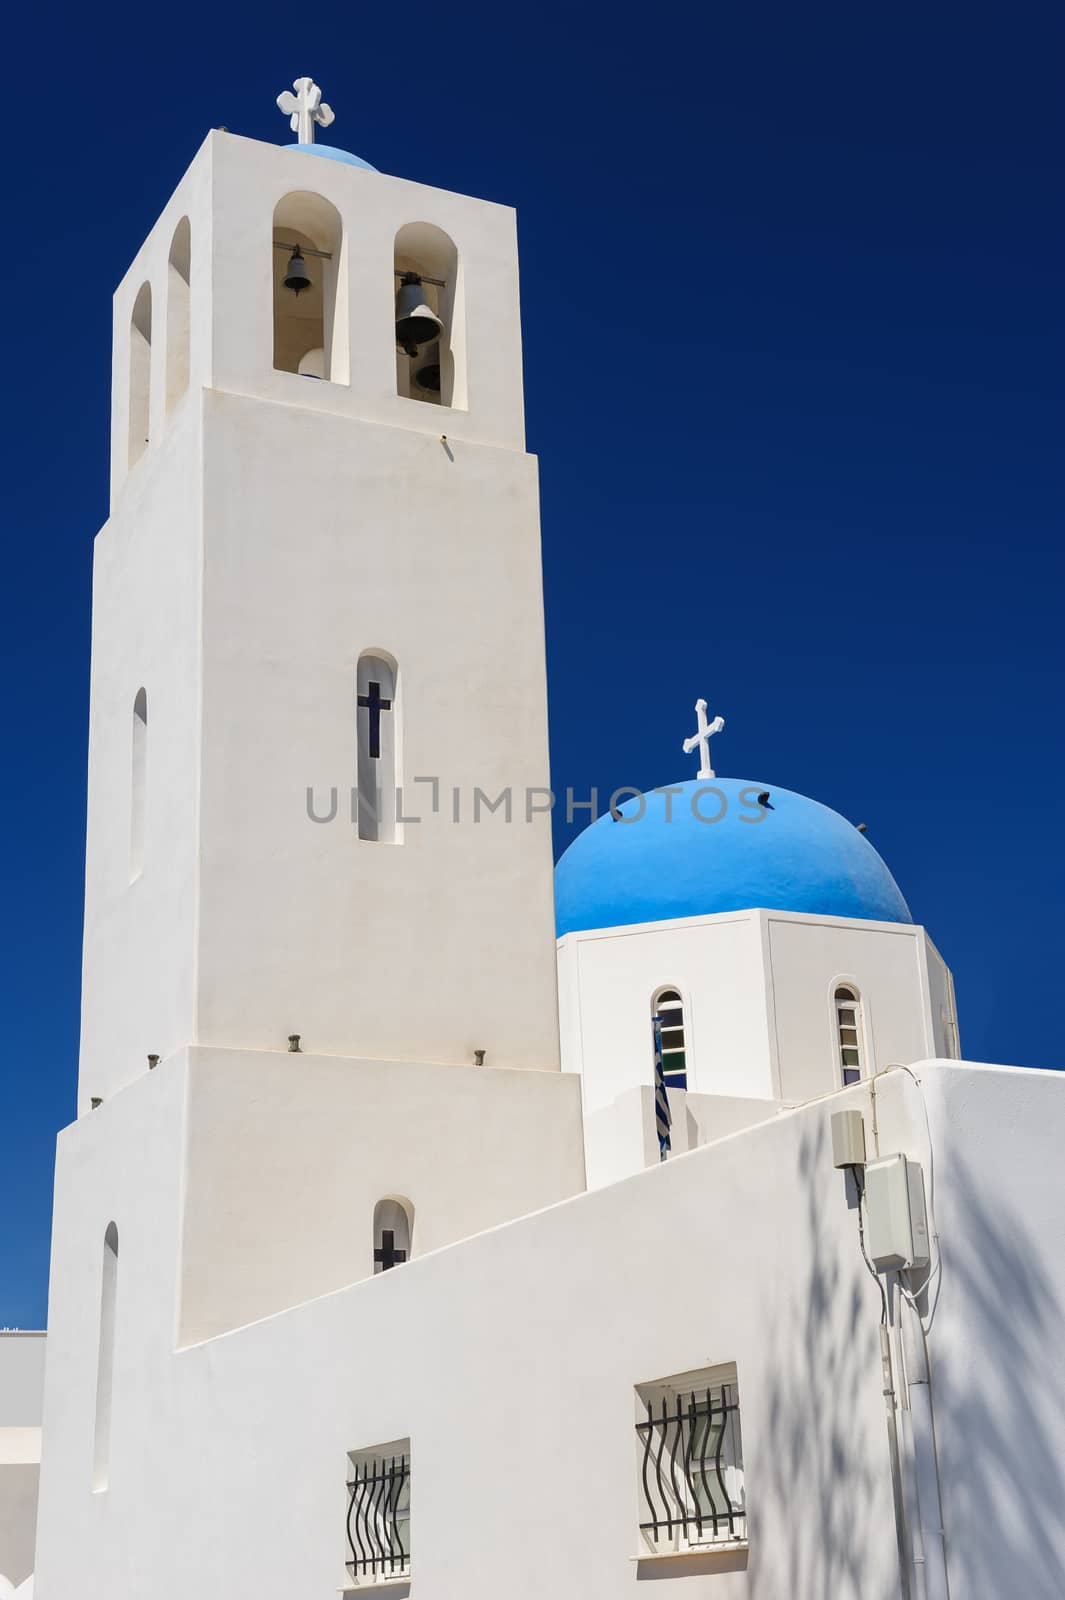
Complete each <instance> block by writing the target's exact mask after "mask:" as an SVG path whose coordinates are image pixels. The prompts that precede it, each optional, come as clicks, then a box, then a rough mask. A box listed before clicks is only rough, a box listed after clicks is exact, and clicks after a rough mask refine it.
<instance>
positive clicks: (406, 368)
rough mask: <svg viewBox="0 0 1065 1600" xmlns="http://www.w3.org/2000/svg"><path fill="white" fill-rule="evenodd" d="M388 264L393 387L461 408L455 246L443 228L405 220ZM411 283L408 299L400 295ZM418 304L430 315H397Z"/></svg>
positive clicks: (462, 316) (462, 338) (461, 313)
mask: <svg viewBox="0 0 1065 1600" xmlns="http://www.w3.org/2000/svg"><path fill="white" fill-rule="evenodd" d="M392 265H393V271H394V275H395V285H396V289H397V322H396V392H397V393H398V394H401V395H404V396H405V397H406V398H408V399H410V400H423V401H425V402H426V403H427V404H429V405H437V406H441V405H442V406H451V407H452V408H453V409H455V410H457V411H465V410H466V408H467V405H468V400H467V386H466V311H465V299H464V295H463V290H462V264H461V262H460V261H459V255H458V251H457V250H456V249H455V246H454V244H453V242H452V241H451V239H449V238H448V236H447V234H446V233H444V232H443V230H442V229H441V228H435V227H434V226H433V225H432V223H429V222H408V223H407V225H406V227H403V228H400V230H399V232H398V233H397V234H396V243H395V251H394V256H393V263H392ZM410 289H416V290H417V293H416V294H413V295H411V296H410V299H411V301H412V304H411V305H408V304H407V301H406V299H401V296H403V294H404V291H405V290H410ZM413 302H417V303H418V304H413ZM419 306H424V307H426V308H427V309H428V311H429V313H430V316H429V317H428V318H425V317H419V318H416V319H414V320H413V321H412V320H411V319H410V318H406V317H404V318H402V320H400V318H401V313H402V312H403V311H404V310H408V311H409V310H417V309H419ZM437 324H439V326H437ZM434 334H435V337H434Z"/></svg>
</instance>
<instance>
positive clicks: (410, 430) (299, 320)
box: [79, 79, 558, 1110]
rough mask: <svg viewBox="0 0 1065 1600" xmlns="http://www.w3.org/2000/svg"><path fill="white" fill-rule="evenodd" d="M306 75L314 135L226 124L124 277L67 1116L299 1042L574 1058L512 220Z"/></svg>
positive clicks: (355, 1050)
mask: <svg viewBox="0 0 1065 1600" xmlns="http://www.w3.org/2000/svg"><path fill="white" fill-rule="evenodd" d="M294 91H295V92H294V94H288V95H285V96H282V97H281V99H280V101H279V104H280V105H281V108H282V110H284V111H285V112H286V114H291V116H292V119H293V126H294V131H295V133H296V134H297V136H298V138H299V141H300V142H298V143H297V144H295V145H290V146H273V145H268V144H263V143H259V142H257V141H253V140H250V139H245V138H241V137H237V136H235V135H233V134H229V133H224V132H213V133H211V134H210V135H209V136H208V138H207V139H206V141H205V142H204V144H203V146H202V147H201V149H200V151H199V153H198V154H197V155H196V157H195V159H194V160H193V162H192V165H191V166H190V168H189V169H188V171H187V172H186V174H185V176H184V177H183V178H182V180H181V182H180V183H179V185H178V187H177V189H176V191H175V193H174V195H173V197H172V198H171V200H170V202H169V203H168V205H167V206H166V208H165V209H164V211H163V213H162V216H161V217H160V219H159V221H158V223H157V224H156V226H155V227H154V228H153V230H152V232H151V233H150V235H149V237H148V239H147V240H146V241H145V243H144V245H143V247H142V249H141V250H140V251H139V253H138V255H137V257H136V259H135V260H134V262H133V265H132V266H131V268H130V270H129V272H128V273H127V274H126V276H125V278H124V279H123V281H122V283H121V284H120V286H119V288H118V291H117V293H116V295H115V302H114V365H113V410H112V471H111V515H110V519H109V521H108V523H107V524H106V526H105V527H104V528H103V529H102V531H101V532H100V534H99V536H98V538H97V541H96V555H95V579H94V581H95V592H94V612H93V663H92V694H91V733H90V752H91V754H90V770H89V817H88V847H87V867H86V913H85V955H84V989H83V992H84V1000H83V1024H82V1052H81V1072H80V1090H79V1107H80V1109H82V1110H85V1109H87V1108H88V1107H89V1105H90V1103H91V1101H92V1100H94V1099H101V1100H106V1099H108V1098H109V1097H110V1096H111V1095H112V1094H113V1093H114V1092H115V1091H116V1090H118V1089H119V1088H121V1087H122V1086H123V1085H124V1084H126V1083H128V1082H130V1081H131V1080H132V1079H134V1078H136V1077H138V1076H139V1075H140V1074H142V1073H143V1072H145V1071H146V1070H147V1061H148V1057H149V1056H157V1057H160V1058H161V1059H162V1060H163V1061H164V1062H165V1061H166V1059H167V1057H168V1056H169V1055H170V1054H171V1053H173V1052H174V1051H177V1050H179V1049H181V1048H182V1047H184V1046H187V1045H203V1046H214V1047H225V1048H228V1049H232V1050H254V1051H263V1050H276V1051H285V1050H286V1049H287V1048H288V1045H287V1041H288V1040H289V1038H290V1036H295V1035H298V1036H300V1038H301V1040H302V1048H303V1049H304V1050H311V1051H314V1052H316V1053H318V1054H324V1055H328V1056H334V1057H338V1058H362V1059H372V1060H375V1061H405V1062H418V1063H423V1064H440V1065H461V1064H465V1065H469V1064H471V1063H472V1062H473V1061H474V1060H475V1059H476V1057H477V1052H483V1056H482V1059H483V1061H484V1063H485V1065H486V1067H488V1068H491V1067H509V1068H525V1067H529V1068H554V1067H557V1066H558V1042H557V1015H556V999H555V978H554V957H553V941H554V930H553V907H552V863H551V850H550V837H549V824H550V818H549V810H548V807H549V803H550V801H549V778H548V756H547V727H546V700H545V665H544V641H543V606H542V588H541V573H540V536H539V514H538V499H537V473H536V463H535V461H534V459H533V458H532V457H531V456H529V455H528V454H527V453H526V450H525V439H524V422H523V411H522V367H521V337H520V328H519V305H518V262H517V249H516V238H515V223H514V215H513V213H512V212H511V211H510V210H509V209H507V208H506V207H503V206H499V205H495V204H491V203H488V202H485V201H482V200H475V199H470V198H467V197H465V196H462V195H456V194H450V193H446V192H444V191H442V190H438V189H432V188H427V187H425V186H423V185H421V184H418V183H412V182H408V181H406V180H404V179H400V178H393V177H388V176H386V175H384V174H382V173H380V172H378V171H375V170H374V169H373V168H371V167H369V166H368V164H367V163H365V162H363V161H360V160H359V159H358V158H357V157H354V156H350V155H347V154H346V153H345V152H343V151H339V150H335V149H327V148H325V147H323V146H320V145H315V144H314V142H313V137H314V132H315V129H316V127H317V128H320V127H323V126H327V125H328V123H329V122H330V121H332V113H331V112H330V111H329V108H328V107H327V106H324V105H323V104H322V103H321V96H320V92H319V91H318V90H317V88H316V86H315V85H314V84H313V83H312V82H311V81H310V80H309V79H299V80H297V82H296V84H295V85H294ZM397 296H398V298H397Z"/></svg>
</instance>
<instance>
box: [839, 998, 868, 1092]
mask: <svg viewBox="0 0 1065 1600" xmlns="http://www.w3.org/2000/svg"><path fill="white" fill-rule="evenodd" d="M833 1001H834V1004H835V1007H836V1038H837V1040H838V1043H839V1066H840V1072H841V1073H842V1075H843V1082H844V1085H846V1084H849V1083H857V1082H858V1080H859V1078H860V1077H861V1076H862V1004H861V997H860V996H859V994H858V991H857V989H855V988H852V987H851V986H850V985H848V984H841V985H840V986H839V988H838V989H837V990H836V993H835V995H834V997H833Z"/></svg>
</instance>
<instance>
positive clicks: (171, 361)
mask: <svg viewBox="0 0 1065 1600" xmlns="http://www.w3.org/2000/svg"><path fill="white" fill-rule="evenodd" d="M191 275H192V230H191V228H190V226H189V219H188V217H182V219H181V221H180V222H179V223H178V225H177V227H176V228H175V229H174V237H173V239H172V240H171V241H170V261H169V264H168V267H167V277H166V409H167V412H168V413H169V412H170V411H172V410H173V408H174V406H176V405H177V403H178V401H179V400H180V399H181V396H182V395H183V394H184V393H185V390H186V389H187V388H188V386H189V334H190V319H191V313H192V301H191V292H190V288H189V284H190V281H191Z"/></svg>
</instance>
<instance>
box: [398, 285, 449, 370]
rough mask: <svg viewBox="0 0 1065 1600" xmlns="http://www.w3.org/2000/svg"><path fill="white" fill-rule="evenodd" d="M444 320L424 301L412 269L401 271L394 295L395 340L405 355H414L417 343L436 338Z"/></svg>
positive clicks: (428, 341)
mask: <svg viewBox="0 0 1065 1600" xmlns="http://www.w3.org/2000/svg"><path fill="white" fill-rule="evenodd" d="M443 331H444V324H443V323H442V322H441V321H440V318H439V317H438V316H437V315H436V313H435V312H434V311H431V310H430V309H429V307H428V306H427V305H426V303H425V293H424V291H423V289H422V280H421V279H420V278H419V276H418V274H417V273H416V272H405V273H404V274H403V281H402V283H401V284H400V287H399V293H398V294H397V295H396V343H397V344H398V345H399V348H400V349H401V350H405V351H406V353H407V355H409V356H416V355H417V354H418V346H419V345H423V344H431V343H432V342H433V340H434V339H439V337H440V335H441V334H442V333H443Z"/></svg>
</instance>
